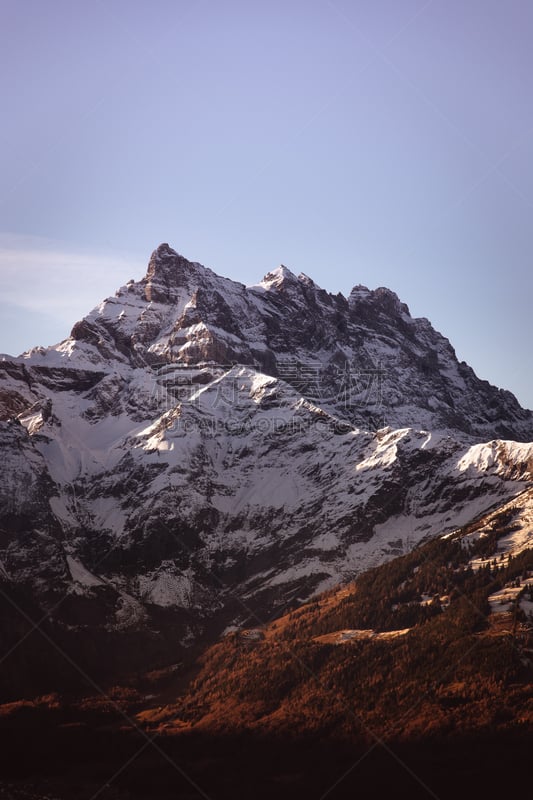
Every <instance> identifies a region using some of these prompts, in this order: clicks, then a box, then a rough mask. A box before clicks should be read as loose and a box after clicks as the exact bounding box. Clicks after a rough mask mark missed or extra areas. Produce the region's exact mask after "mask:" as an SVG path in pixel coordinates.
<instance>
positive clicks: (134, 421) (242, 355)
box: [0, 244, 533, 668]
mask: <svg viewBox="0 0 533 800" xmlns="http://www.w3.org/2000/svg"><path fill="white" fill-rule="evenodd" d="M0 412H1V419H2V420H3V421H2V422H0V437H1V439H0V441H1V446H2V474H1V479H0V534H1V537H0V580H1V586H2V597H4V601H5V603H7V604H9V603H12V604H16V606H17V607H19V608H20V607H23V608H24V609H25V614H26V619H27V621H28V620H29V622H28V624H30V623H31V622H32V621H33V620H35V619H36V618H39V617H40V615H45V616H46V619H47V620H48V622H49V624H50V625H53V626H55V627H54V631H56V632H57V631H59V632H60V635H61V636H63V637H64V639H62V642H63V645H64V646H67V644H68V642H69V641H70V640H71V639H72V637H74V638H75V640H76V646H77V647H79V648H81V649H82V650H83V648H84V647H85V645H84V644H83V642H84V641H85V639H87V637H88V638H90V639H91V641H96V640H98V641H102V642H106V644H107V645H108V646H109V647H110V648H111V650H112V648H113V647H115V645H116V642H120V643H121V645H120V646H121V648H122V650H121V652H124V653H126V654H127V658H126V656H124V658H125V660H126V661H127V660H128V659H130V658H133V659H134V660H136V662H138V663H140V664H144V663H145V662H146V663H149V662H150V660H153V661H157V660H159V661H160V660H161V659H162V658H163V657H165V658H167V657H168V658H170V657H172V658H174V657H176V655H177V654H178V655H180V657H181V656H182V655H183V654H184V653H186V652H187V650H188V649H189V648H191V647H193V646H194V645H195V644H196V643H198V642H201V641H206V640H213V639H216V638H217V637H218V636H219V635H220V634H221V632H222V631H223V630H225V629H227V628H228V627H241V626H243V625H246V624H248V625H250V624H251V621H252V622H253V621H255V622H253V624H255V623H257V622H260V621H261V620H265V619H266V618H267V617H269V616H271V615H273V614H274V615H275V614H277V613H281V611H282V610H283V609H285V608H287V607H290V606H291V605H294V604H295V603H299V602H301V601H303V600H306V599H308V598H309V597H311V596H313V595H314V594H315V593H317V592H318V591H320V590H321V589H325V588H328V587H331V586H334V585H336V584H339V583H340V582H342V581H345V580H348V579H351V578H353V577H354V576H355V575H356V574H358V573H360V572H361V571H362V570H363V569H365V568H367V567H369V566H373V565H375V564H378V563H380V562H383V561H386V560H388V559H390V558H391V557H393V556H395V555H398V554H402V553H404V552H407V551H409V550H411V549H412V548H413V547H414V546H416V545H417V544H419V543H420V542H421V541H423V540H425V539H427V538H429V537H432V536H437V535H439V534H443V533H446V532H451V531H453V530H455V529H457V528H458V527H459V526H462V525H465V524H467V523H468V522H470V521H472V520H474V519H475V518H477V517H479V516H480V515H482V514H485V513H487V512H488V511H490V510H491V509H494V508H497V507H498V506H500V505H502V504H504V503H506V502H508V501H509V500H511V499H512V498H513V497H514V496H516V495H518V494H519V493H520V492H523V491H524V490H525V489H526V488H527V487H528V485H529V484H530V481H531V471H532V465H533V444H527V443H528V442H531V441H532V440H533V414H532V412H531V411H527V410H524V409H522V408H521V407H520V405H519V404H518V402H517V400H516V399H515V398H514V396H513V395H512V394H511V393H510V392H508V391H503V390H501V389H497V388H495V387H494V386H491V385H490V384H489V383H487V382H486V381H483V380H480V379H479V378H477V376H476V375H475V373H474V371H473V370H472V369H471V368H470V367H469V366H468V365H467V364H465V363H464V362H459V361H458V360H457V358H456V356H455V352H454V350H453V348H452V346H451V345H450V343H449V342H448V340H447V339H446V338H445V337H444V336H442V335H441V334H439V333H438V332H437V331H435V330H434V329H433V327H432V326H431V324H430V322H428V320H426V319H414V318H412V317H411V315H410V313H409V309H408V307H407V306H406V305H405V304H404V303H402V302H400V300H399V299H398V297H397V296H396V295H395V294H394V292H392V291H390V290H389V289H385V288H379V289H375V290H369V289H367V288H366V287H364V286H360V285H358V286H355V287H354V289H353V290H352V292H351V293H350V295H349V297H344V296H343V295H342V294H336V295H332V294H330V293H328V292H326V291H324V290H323V289H321V288H320V287H319V286H317V285H316V284H315V283H314V282H313V280H312V279H311V278H309V277H307V276H306V275H303V274H300V275H298V276H296V275H294V274H293V273H292V272H291V271H290V270H289V269H287V268H286V267H284V266H281V267H278V269H275V270H274V271H272V272H270V273H268V274H267V275H266V276H265V277H264V278H263V280H262V281H260V282H259V283H257V284H255V285H253V286H248V287H246V286H244V285H242V284H240V283H236V282H234V281H232V280H229V279H227V278H222V277H219V276H218V275H216V274H215V273H214V272H213V271H211V270H210V269H208V268H206V267H203V266H201V265H200V264H198V263H194V262H190V261H188V260H187V259H185V258H184V257H183V256H181V255H179V254H178V253H177V252H175V251H174V250H173V249H171V248H170V247H169V246H168V245H167V244H162V245H160V246H159V247H158V248H157V250H156V251H155V252H154V253H153V255H152V257H151V259H150V262H149V265H148V270H147V273H146V275H145V276H144V278H142V279H141V280H140V281H138V282H135V281H130V282H129V283H127V284H126V285H125V286H123V287H121V288H120V289H119V290H118V291H117V293H116V295H115V296H114V297H110V298H108V299H106V300H104V301H103V302H102V303H101V304H100V305H99V306H98V307H97V308H95V309H94V310H93V311H91V312H90V313H89V314H88V315H87V316H86V317H85V318H84V319H82V320H81V321H79V322H78V323H76V324H75V325H74V327H73V329H72V332H71V334H70V336H69V337H68V338H67V339H65V340H64V341H63V342H61V343H60V344H58V345H55V346H53V347H48V348H42V347H36V348H34V349H32V350H30V351H28V352H26V353H24V354H23V355H22V356H20V357H17V358H11V357H4V358H3V360H2V361H0ZM4 625H5V626H7V627H6V628H5V630H4V635H5V636H6V637H7V639H8V640H9V636H13V637H15V638H16V636H15V634H18V632H17V631H15V627H16V625H15V623H13V625H12V627H10V625H11V623H9V622H6V623H4ZM13 626H14V627H13ZM162 633H163V634H164V636H161V634H162ZM84 637H85V639H84ZM98 637H100V639H98ZM139 637H141V639H139ZM126 641H127V642H129V643H130V644H131V648H130V649H129V650H128V648H127V647H126V648H125V647H123V645H124V642H126ZM139 641H142V643H143V647H142V648H139ZM65 642H66V643H67V644H65ZM144 645H145V646H144ZM84 652H85V653H86V655H87V658H88V659H89V661H90V658H91V657H94V658H96V656H94V654H93V656H91V655H90V653H91V652H92V651H91V650H90V648H89V647H87V648H86V651H84ZM165 654H166V655H165ZM128 663H130V662H129V661H128ZM115 666H116V667H117V668H119V667H121V666H122V667H123V666H124V664H121V662H120V659H119V658H118V657H117V661H116V664H115Z"/></svg>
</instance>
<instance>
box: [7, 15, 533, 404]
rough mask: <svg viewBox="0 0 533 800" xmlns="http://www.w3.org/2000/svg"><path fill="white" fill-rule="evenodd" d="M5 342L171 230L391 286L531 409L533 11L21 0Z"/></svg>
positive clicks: (209, 246)
mask: <svg viewBox="0 0 533 800" xmlns="http://www.w3.org/2000/svg"><path fill="white" fill-rule="evenodd" d="M0 15H1V16H0V93H1V98H2V106H1V108H2V115H1V120H2V122H1V125H0V145H1V149H0V152H1V156H0V169H1V173H0V269H1V273H2V295H1V298H0V312H1V324H0V352H2V351H3V352H20V351H21V350H23V349H25V348H27V347H29V346H31V345H34V344H52V343H54V342H55V341H58V340H60V339H62V338H64V337H65V336H66V335H68V333H69V331H70V327H71V325H72V323H73V322H74V321H75V320H76V319H78V318H79V317H80V316H81V315H83V314H84V313H86V312H87V311H89V309H90V308H91V307H92V306H94V305H95V304H96V303H97V302H98V301H99V300H100V299H102V298H103V297H105V296H106V295H109V294H112V293H113V292H114V290H115V289H116V288H117V287H118V286H119V285H121V284H123V283H125V282H126V281H127V280H128V279H130V278H132V277H133V278H140V277H141V276H142V274H143V273H144V270H145V267H146V262H147V260H148V257H149V255H150V252H151V251H152V250H153V249H154V247H155V246H157V244H159V243H160V242H162V241H165V242H169V243H170V244H171V246H172V247H174V248H175V249H177V250H178V251H179V252H181V253H183V255H185V256H186V257H187V258H189V259H191V260H195V261H200V262H202V263H204V264H206V265H207V266H210V267H212V268H213V269H214V270H215V271H217V272H219V273H220V274H223V275H226V276H228V277H231V278H234V279H236V280H240V281H242V282H243V283H255V282H257V281H258V280H259V279H260V278H261V277H262V276H263V274H264V273H265V272H267V271H268V270H270V269H272V268H274V267H276V266H277V265H278V264H279V263H284V264H286V265H287V266H288V267H290V268H291V269H292V270H293V271H294V272H300V271H303V272H305V273H307V274H308V275H310V276H311V277H312V278H313V279H314V280H315V281H316V282H317V283H319V284H320V285H322V286H323V287H324V288H326V289H328V290H330V291H334V292H336V291H343V292H344V293H348V292H349V290H350V288H351V287H352V286H353V285H354V284H357V283H363V284H366V285H368V286H369V287H370V288H375V287H377V286H383V285H385V286H388V287H390V288H391V289H394V290H395V291H396V292H397V293H398V294H399V295H400V297H401V299H402V300H403V301H404V302H406V303H407V304H408V305H409V307H410V309H411V312H412V314H413V315H416V316H426V317H428V318H429V319H430V320H431V321H432V323H433V324H434V326H435V327H436V328H437V329H439V330H440V331H441V332H442V333H444V334H445V335H446V336H448V338H449V339H450V340H451V342H452V344H453V345H454V347H455V348H456V350H457V354H458V356H459V358H461V359H465V360H466V361H468V362H469V363H470V364H471V366H473V367H474V369H475V370H476V372H477V373H478V374H479V375H480V377H483V378H486V379H488V380H490V381H491V382H493V383H496V384H497V385H499V386H503V387H505V388H509V389H511V390H512V391H513V392H515V394H516V395H517V397H518V398H519V400H520V401H521V402H522V403H523V404H524V405H527V406H529V407H533V380H532V377H531V366H532V359H531V344H530V343H531V338H532V337H531V324H532V318H531V301H532V290H533V270H532V269H531V260H532V255H533V225H532V216H533V214H532V212H533V105H532V96H533V95H532V87H531V78H532V67H533V55H532V53H533V49H532V45H531V42H532V41H533V2H529V1H528V0H432V1H431V0H430V1H429V2H428V1H427V0H283V1H282V0H269V2H266V0H260V1H259V0H258V1H257V2H256V1H255V0H187V2H185V0H183V1H182V0H175V1H174V2H170V0H150V2H148V0H91V1H90V2H89V0H83V1H82V0H46V2H43V1H42V0H1V2H0Z"/></svg>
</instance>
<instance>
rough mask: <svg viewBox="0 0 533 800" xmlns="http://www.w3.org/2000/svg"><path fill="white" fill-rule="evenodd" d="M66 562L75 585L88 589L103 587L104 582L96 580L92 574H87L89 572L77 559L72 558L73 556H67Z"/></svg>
mask: <svg viewBox="0 0 533 800" xmlns="http://www.w3.org/2000/svg"><path fill="white" fill-rule="evenodd" d="M66 560H67V564H68V568H69V571H70V575H71V577H72V580H73V581H74V582H75V583H78V584H80V585H81V586H85V587H89V588H90V587H93V586H104V585H105V582H104V581H103V580H101V579H100V578H97V577H96V575H93V574H92V572H89V570H88V569H86V568H85V567H84V566H83V564H82V563H81V561H80V560H79V559H77V558H74V556H71V555H67V556H66Z"/></svg>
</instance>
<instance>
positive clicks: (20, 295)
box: [0, 233, 146, 352]
mask: <svg viewBox="0 0 533 800" xmlns="http://www.w3.org/2000/svg"><path fill="white" fill-rule="evenodd" d="M145 269H146V261H145V262H144V263H143V262H142V261H141V259H138V258H137V259H136V258H128V257H126V256H123V255H117V254H115V253H109V252H108V253H105V252H100V253H97V252H89V251H82V250H81V249H80V250H76V249H75V248H73V247H72V246H69V245H66V244H65V243H62V242H57V241H53V240H51V239H46V238H41V237H37V236H22V235H19V234H11V233H0V275H1V279H2V294H1V302H2V305H3V310H2V315H1V317H0V350H4V349H6V350H8V349H9V350H11V351H12V352H17V351H18V352H20V351H21V350H23V349H25V348H26V347H29V346H31V345H35V344H44V343H50V341H49V339H50V336H51V335H52V336H53V337H55V338H59V339H60V338H64V337H66V336H68V333H69V332H70V327H71V326H72V324H73V323H74V322H75V321H76V320H78V319H80V318H81V317H83V316H84V315H85V314H87V313H88V311H90V309H91V308H93V307H94V306H95V305H96V304H97V303H99V302H100V301H101V300H102V299H103V298H104V297H108V296H109V295H111V294H113V293H114V292H115V290H116V289H117V288H118V287H119V286H121V285H123V284H124V283H126V281H127V280H129V279H130V278H139V277H140V276H141V275H142V274H143V272H144V270H145ZM6 309H9V313H7V311H6ZM15 311H18V312H19V314H18V316H19V323H18V325H17V330H16V331H15V330H14V329H13V322H12V320H13V315H14V312H15ZM52 330H53V331H54V333H52ZM18 342H20V344H18ZM6 345H8V346H7V347H6Z"/></svg>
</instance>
